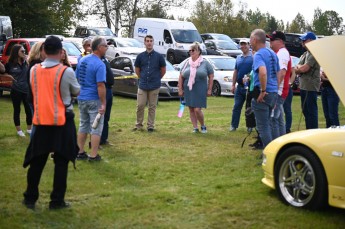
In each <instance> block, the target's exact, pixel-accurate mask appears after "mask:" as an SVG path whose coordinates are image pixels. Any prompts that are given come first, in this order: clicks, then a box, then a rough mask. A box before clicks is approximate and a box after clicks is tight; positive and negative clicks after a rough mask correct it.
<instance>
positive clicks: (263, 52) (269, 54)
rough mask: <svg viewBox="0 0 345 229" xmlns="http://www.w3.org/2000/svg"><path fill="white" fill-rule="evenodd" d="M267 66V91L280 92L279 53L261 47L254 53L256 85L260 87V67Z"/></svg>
mask: <svg viewBox="0 0 345 229" xmlns="http://www.w3.org/2000/svg"><path fill="white" fill-rule="evenodd" d="M261 66H264V67H266V71H267V85H266V91H267V92H271V93H272V92H276V93H277V92H278V80H277V73H278V72H279V70H280V68H279V61H278V57H277V55H276V54H275V53H274V52H273V51H272V50H269V49H268V48H261V49H259V50H258V51H257V52H256V53H255V55H254V63H253V72H254V86H255V87H260V88H261V86H260V80H259V67H261Z"/></svg>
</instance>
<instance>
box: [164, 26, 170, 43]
mask: <svg viewBox="0 0 345 229" xmlns="http://www.w3.org/2000/svg"><path fill="white" fill-rule="evenodd" d="M163 37H164V42H165V43H167V44H172V39H171V34H170V32H169V30H166V29H165V30H164V35H163Z"/></svg>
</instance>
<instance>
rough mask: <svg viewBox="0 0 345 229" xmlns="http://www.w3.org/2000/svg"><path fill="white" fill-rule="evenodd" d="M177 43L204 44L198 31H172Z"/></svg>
mask: <svg viewBox="0 0 345 229" xmlns="http://www.w3.org/2000/svg"><path fill="white" fill-rule="evenodd" d="M171 32H172V34H173V36H174V39H175V41H176V42H180V43H193V42H195V41H197V42H200V43H202V39H201V36H200V34H199V33H198V31H197V30H182V29H172V30H171Z"/></svg>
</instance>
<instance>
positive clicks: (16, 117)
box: [11, 89, 32, 126]
mask: <svg viewBox="0 0 345 229" xmlns="http://www.w3.org/2000/svg"><path fill="white" fill-rule="evenodd" d="M11 99H12V105H13V121H14V125H15V126H20V105H21V103H22V102H23V104H24V109H25V114H26V124H27V125H31V124H32V113H31V109H30V106H29V103H28V100H27V94H26V93H22V92H19V91H16V90H13V89H12V90H11Z"/></svg>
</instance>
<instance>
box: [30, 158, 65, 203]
mask: <svg viewBox="0 0 345 229" xmlns="http://www.w3.org/2000/svg"><path fill="white" fill-rule="evenodd" d="M48 156H49V153H46V154H42V155H39V156H36V157H34V158H33V159H32V161H31V163H30V167H29V169H28V173H27V189H26V191H25V192H24V198H25V201H26V202H28V203H35V202H36V201H37V199H38V197H39V191H38V185H39V183H40V179H41V175H42V172H43V169H44V166H45V164H46V163H47V158H48ZM68 162H69V161H68V160H67V159H65V158H64V157H62V156H61V155H60V154H59V153H55V154H54V164H55V170H54V184H53V191H52V192H51V194H50V199H51V203H57V204H58V203H61V202H63V201H64V198H65V193H66V188H67V173H68Z"/></svg>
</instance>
